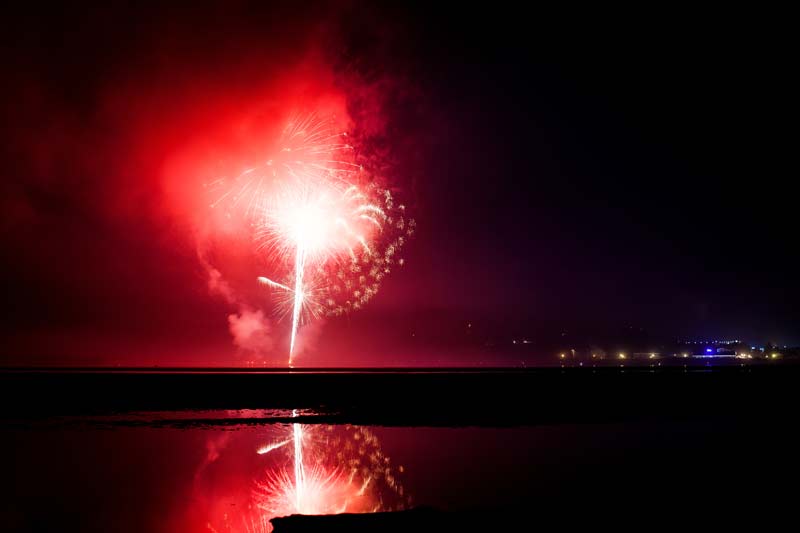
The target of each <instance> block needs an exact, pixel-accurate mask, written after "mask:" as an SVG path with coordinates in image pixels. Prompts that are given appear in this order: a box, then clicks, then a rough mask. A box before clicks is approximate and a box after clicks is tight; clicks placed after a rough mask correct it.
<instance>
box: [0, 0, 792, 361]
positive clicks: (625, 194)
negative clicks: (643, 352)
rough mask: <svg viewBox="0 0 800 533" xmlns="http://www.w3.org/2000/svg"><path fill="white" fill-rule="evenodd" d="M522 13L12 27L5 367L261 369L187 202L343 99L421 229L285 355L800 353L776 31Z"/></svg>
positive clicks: (785, 105) (2, 143)
mask: <svg viewBox="0 0 800 533" xmlns="http://www.w3.org/2000/svg"><path fill="white" fill-rule="evenodd" d="M515 9H516V8H513V7H512V6H511V5H510V4H509V5H508V6H501V5H498V4H496V3H495V4H491V5H490V6H489V7H487V6H482V7H480V8H478V7H476V8H469V7H466V5H462V4H454V5H452V6H449V7H439V8H435V9H432V8H423V7H419V8H412V7H407V6H397V7H390V8H377V7H368V6H363V5H360V4H358V3H355V2H352V3H350V2H344V3H342V2H339V3H321V4H310V5H308V6H306V5H304V6H303V7H302V8H301V7H299V6H298V5H297V4H296V3H293V2H286V3H278V4H274V5H272V6H263V5H261V3H256V2H254V3H252V4H249V3H247V2H229V3H224V4H223V3H219V4H216V5H215V4H203V5H198V4H196V3H191V4H190V3H186V4H185V5H178V4H175V5H171V6H170V7H162V6H156V5H148V6H147V7H139V8H134V7H105V8H98V7H91V8H90V7H85V8H80V7H77V6H73V5H70V6H65V7H63V8H60V9H59V8H51V7H47V8H45V7H42V6H40V7H31V8H30V9H29V10H28V11H27V12H20V11H18V12H14V13H5V14H4V16H3V17H2V19H3V21H4V23H3V31H2V37H0V43H2V44H0V46H1V47H2V59H3V83H2V89H0V90H2V116H3V119H2V125H1V126H0V128H1V129H0V132H1V133H0V147H1V148H0V150H2V153H3V158H2V161H3V163H4V164H3V167H2V174H3V176H2V181H1V182H0V213H2V218H0V246H1V249H2V263H0V277H2V283H3V294H4V298H3V302H4V305H3V306H2V325H0V328H2V329H0V348H2V350H1V352H0V364H14V365H25V364H70V365H75V364H76V365H80V364H122V365H131V364H132V365H151V364H161V365H168V364H193V365H203V364H213V365H218V364H241V363H242V362H244V361H247V360H252V359H253V358H254V356H253V354H245V353H241V351H240V352H239V353H237V349H236V347H235V346H234V344H233V343H232V341H231V336H230V333H229V331H228V320H227V317H228V315H229V314H231V313H232V312H234V311H235V309H233V308H232V307H231V305H230V304H229V303H226V302H225V301H224V300H223V299H221V298H219V297H218V296H217V295H214V294H210V292H209V289H208V282H207V280H206V279H205V273H204V271H203V269H202V267H201V265H200V264H199V261H198V254H197V251H196V249H195V245H196V243H195V241H194V238H193V235H192V229H191V222H190V220H189V219H190V218H191V217H189V216H187V215H186V213H187V209H188V208H187V205H190V204H191V205H193V204H192V203H191V202H190V201H185V202H184V200H183V198H184V197H185V196H186V195H189V196H191V194H192V193H191V192H189V193H186V192H185V191H191V190H193V188H195V187H196V186H197V185H198V184H200V183H201V181H202V178H201V177H200V175H201V174H203V172H205V171H206V170H207V168H206V166H207V162H208V161H210V160H212V159H213V158H214V157H215V154H217V153H218V152H219V153H222V152H225V153H227V154H229V155H230V154H231V153H233V152H235V151H236V150H238V149H240V148H239V145H237V140H240V139H242V138H247V135H248V134H249V133H250V132H252V131H255V130H256V129H257V128H256V127H254V126H252V124H253V123H258V122H259V121H261V122H263V121H269V117H270V116H272V115H271V114H270V113H271V110H272V109H274V108H279V107H281V106H284V105H288V102H296V100H297V98H307V99H308V100H309V101H312V100H313V101H315V102H316V101H319V100H320V99H326V98H336V99H339V100H341V101H344V102H345V104H346V109H347V112H348V113H349V114H350V116H351V118H352V119H353V120H354V121H355V122H356V123H357V125H358V126H359V127H360V128H361V129H362V130H363V131H368V132H370V134H371V137H370V138H371V139H372V141H371V142H373V143H374V148H375V150H380V151H381V153H383V154H384V155H385V157H384V160H385V162H386V166H385V169H384V170H385V173H386V175H387V176H388V177H389V178H391V180H392V181H393V183H395V184H396V186H397V188H398V194H401V195H402V196H403V198H404V199H405V201H406V202H407V204H408V205H409V208H410V209H411V210H413V213H414V217H415V219H416V221H417V226H418V230H417V232H416V235H415V236H414V238H413V239H412V240H411V241H410V242H409V243H408V244H407V245H406V247H405V248H404V250H403V257H404V259H405V266H403V267H402V268H400V269H396V271H395V272H393V273H392V275H391V276H389V277H387V279H386V280H385V282H384V283H383V286H382V289H381V292H380V293H379V294H378V295H377V296H376V297H375V298H374V299H373V300H372V301H371V302H370V304H369V305H368V306H367V307H366V308H365V309H364V310H362V311H360V312H359V313H357V314H352V315H350V316H348V317H344V318H335V319H327V320H326V321H325V322H324V323H321V324H319V327H318V330H317V331H316V333H315V339H314V342H313V343H312V344H313V345H312V346H311V347H310V348H309V349H308V353H307V354H306V356H305V359H304V360H303V359H301V360H300V363H301V364H317V363H320V364H334V363H336V362H342V361H345V362H347V363H353V364H390V363H391V364H420V363H424V362H426V361H427V362H431V361H434V362H443V361H444V362H460V363H464V362H467V363H469V362H475V361H478V360H480V361H482V362H484V363H485V362H486V361H488V362H492V361H493V360H497V361H500V360H504V358H505V357H506V354H505V353H504V352H503V344H502V343H503V342H507V341H508V339H511V338H513V337H515V336H519V335H523V336H528V337H530V338H532V339H533V340H534V344H536V341H537V338H542V339H544V338H548V337H549V336H552V335H554V334H560V333H562V332H568V333H569V334H571V335H572V334H574V335H582V336H586V337H591V336H592V335H597V336H604V335H605V336H608V335H612V334H615V333H614V332H624V331H627V330H631V329H633V330H636V331H647V332H650V333H651V334H652V335H653V336H655V337H659V338H664V339H686V338H693V339H708V338H740V339H746V340H748V341H753V342H766V341H768V340H770V341H773V342H777V343H780V344H793V343H796V342H799V341H800V338H798V331H797V326H796V324H797V321H798V319H800V312H798V306H797V302H798V301H800V284H798V282H797V278H796V275H795V271H796V264H797V260H798V255H800V254H798V248H797V240H796V228H797V222H796V221H797V213H796V211H795V208H796V206H797V196H796V192H793V190H792V189H793V188H792V187H791V186H790V184H791V182H792V181H794V180H795V179H796V176H797V175H798V174H797V162H796V157H794V154H793V151H794V150H793V149H794V146H793V144H792V146H791V148H790V142H792V141H793V140H794V139H795V137H796V134H794V133H793V131H794V129H795V128H794V116H795V113H794V112H793V107H794V106H795V104H794V102H793V97H794V94H795V93H796V91H794V90H792V86H791V85H790V83H789V79H790V78H791V77H792V76H791V74H792V72H791V70H792V65H793V64H794V62H795V60H794V58H793V57H791V56H792V54H791V53H790V50H791V47H790V46H789V36H790V35H791V33H790V28H789V27H788V20H789V19H788V18H787V17H782V16H780V14H769V13H757V12H756V13H754V12H734V11H716V10H714V11H711V10H709V11H708V12H703V11H699V10H694V9H693V10H687V11H663V10H656V9H653V10H652V11H629V10H620V11H608V10H605V9H604V10H601V11H595V12H580V11H571V12H568V13H554V12H550V11H544V10H533V11H531V12H522V11H519V12H516V11H515ZM487 10H488V11H487ZM790 93H791V96H790ZM298 95H303V96H302V97H300V96H298ZM309 95H312V96H309ZM251 126H252V127H251ZM248 128H249V129H248ZM243 132H244V133H243ZM231 147H233V148H231ZM187 162H188V163H187ZM176 169H180V170H176ZM182 195H183V196H182ZM192 216H197V213H194V214H193V215H192ZM264 309H265V312H266V311H268V310H269V305H268V303H265V304H264ZM468 324H471V326H467V325H468ZM273 327H274V329H275V331H278V330H281V329H282V328H285V323H277V324H273ZM620 334H622V333H620ZM537 336H538V337H537ZM489 340H491V343H493V346H494V347H493V349H492V350H490V351H484V352H480V353H481V355H470V356H467V355H464V354H467V353H468V352H470V349H471V347H477V346H483V347H485V345H486V342H488V341H489ZM279 342H282V341H279ZM279 342H278V344H279ZM498 343H499V345H498ZM542 344H543V345H544V344H545V341H542ZM283 349H284V348H283V345H278V346H277V347H276V348H275V350H274V355H271V354H266V355H265V354H260V355H259V356H258V357H256V359H258V360H259V361H262V362H267V363H270V364H280V362H281V361H282V360H283V359H282V357H283V356H282V355H280V354H281V353H282V351H283ZM479 351H480V350H479ZM526 357H527V356H526ZM531 357H532V358H533V359H535V357H534V356H531Z"/></svg>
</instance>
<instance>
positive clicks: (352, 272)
mask: <svg viewBox="0 0 800 533" xmlns="http://www.w3.org/2000/svg"><path fill="white" fill-rule="evenodd" d="M273 152H274V153H272V154H271V155H270V156H269V157H267V158H266V159H265V161H264V163H262V164H261V165H256V166H253V167H250V168H248V169H246V170H245V171H244V172H242V173H241V174H239V175H238V176H236V177H235V178H233V179H225V178H220V179H218V180H216V181H214V182H213V183H212V184H210V185H211V190H212V191H213V193H214V194H215V200H214V202H213V203H212V207H213V208H215V209H224V210H225V213H226V215H227V216H229V217H244V219H245V220H246V221H247V222H248V225H249V227H250V228H251V229H252V234H253V240H254V250H255V252H256V253H257V254H258V256H259V257H260V258H261V259H262V263H263V264H264V269H265V275H264V276H260V277H259V278H258V281H259V282H260V283H261V284H262V285H263V286H264V287H265V288H266V289H268V291H269V293H270V299H271V301H272V302H273V304H274V306H275V314H276V315H277V316H278V317H280V318H287V317H290V318H291V330H290V331H291V335H290V345H289V364H290V365H291V363H292V360H293V356H294V351H295V343H296V335H297V329H298V327H299V326H300V325H301V324H302V323H306V322H309V321H311V320H313V319H316V318H320V317H323V316H329V315H334V316H337V315H342V314H345V313H348V312H350V311H353V310H357V309H360V308H361V307H362V306H363V305H365V304H366V303H367V302H368V301H369V300H370V299H371V298H372V297H373V296H374V295H375V294H376V293H377V292H378V288H379V287H380V283H381V281H382V279H383V278H384V277H385V276H386V275H387V274H388V273H389V272H390V271H391V268H392V266H393V265H396V264H399V265H402V263H403V260H402V258H400V257H399V251H400V249H401V248H402V246H403V244H404V243H405V241H406V239H407V238H408V236H410V235H411V234H412V233H413V232H414V228H415V223H414V220H413V219H410V218H408V217H407V215H406V208H405V206H404V205H402V204H399V203H397V202H396V201H395V199H394V197H393V195H392V193H391V191H389V190H388V189H386V188H383V187H381V186H379V185H378V184H377V180H376V178H375V176H374V175H373V174H371V173H370V172H369V171H368V170H367V169H365V168H364V167H363V166H362V165H360V164H358V163H357V153H356V150H355V149H354V147H353V146H352V145H351V144H350V143H349V140H348V136H347V134H346V132H341V131H339V130H337V129H336V122H335V120H334V118H327V119H324V118H320V117H318V116H317V115H314V114H312V115H307V116H302V117H301V116H295V117H293V118H292V119H291V120H290V121H289V122H288V124H287V126H286V127H285V128H284V130H283V132H282V134H281V136H280V140H279V142H278V143H277V145H276V148H275V149H274V151H273Z"/></svg>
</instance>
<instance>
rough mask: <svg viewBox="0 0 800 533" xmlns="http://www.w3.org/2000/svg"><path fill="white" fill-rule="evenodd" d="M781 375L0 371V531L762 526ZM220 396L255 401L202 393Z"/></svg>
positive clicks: (787, 464)
mask: <svg viewBox="0 0 800 533" xmlns="http://www.w3.org/2000/svg"><path fill="white" fill-rule="evenodd" d="M778 370H779V371H778ZM798 377H800V374H799V373H798V372H797V371H796V369H794V368H789V369H773V370H769V371H767V370H764V371H761V370H759V371H757V372H756V371H754V370H751V369H743V370H741V371H739V370H736V369H733V370H730V369H729V370H725V371H724V372H721V373H720V372H716V371H714V372H709V371H707V370H703V371H702V372H683V371H677V372H676V371H665V372H662V371H658V372H655V373H653V372H651V371H649V370H647V369H645V370H642V371H634V372H631V371H628V370H627V369H625V370H624V371H623V370H611V371H603V372H595V371H594V370H590V371H585V370H569V371H561V370H557V369H555V370H546V371H502V372H470V373H464V372H438V371H437V372H395V373H389V374H386V373H374V372H372V373H369V372H368V373H361V372H348V373H341V374H331V373H319V372H286V373H275V372H271V373H236V374H224V375H223V374H214V373H211V374H209V375H207V376H206V375H199V374H190V373H185V372H174V373H168V374H162V373H160V372H158V373H152V372H151V373H149V374H147V375H138V374H129V373H119V372H108V371H103V372H101V373H100V374H97V375H95V374H86V373H77V374H75V373H71V372H66V373H65V372H61V371H58V372H45V373H42V372H39V371H36V372H27V373H24V372H23V373H20V372H17V371H11V372H6V373H0V412H1V413H2V416H0V451H1V452H2V454H0V458H1V459H0V461H2V464H0V472H1V473H2V483H0V531H56V530H58V531H125V532H127V531H130V532H134V531H135V532H142V531H157V532H209V531H216V532H247V531H256V532H258V531H268V530H269V522H268V520H269V519H270V518H271V517H273V516H282V515H287V514H293V513H295V512H297V511H298V510H300V511H301V512H302V513H308V514H311V513H339V512H354V513H362V512H372V511H381V510H383V511H388V510H397V509H408V508H415V507H419V506H429V507H433V508H436V509H439V510H443V511H447V512H450V513H452V514H451V515H448V516H461V517H464V516H467V517H471V516H473V515H474V513H476V512H482V513H484V514H488V515H490V516H499V515H501V514H502V515H507V514H508V513H515V514H519V513H522V514H523V516H524V517H525V521H526V524H527V525H529V526H530V528H532V529H542V527H541V525H542V524H543V523H544V521H545V520H546V519H547V518H550V519H556V520H559V521H564V520H574V519H575V518H576V517H578V518H582V519H583V520H585V521H595V522H597V523H610V522H613V523H614V524H618V523H619V521H620V520H621V519H623V518H626V519H627V518H630V519H632V520H633V522H634V524H636V525H637V527H640V526H641V525H646V524H648V523H650V522H652V521H654V520H657V521H663V520H665V519H672V520H675V521H678V522H680V523H684V522H686V521H689V520H691V521H693V522H694V521H695V520H696V519H697V516H698V512H699V513H700V515H699V516H702V517H705V518H706V519H707V520H709V521H711V522H714V523H717V522H718V521H719V520H720V519H721V518H722V517H728V518H729V519H730V520H734V521H738V520H740V519H741V516H742V513H751V515H753V516H756V517H758V518H757V519H758V521H759V523H760V524H761V525H763V522H764V521H765V520H767V519H769V518H770V517H773V516H775V515H776V513H778V512H779V511H780V509H784V508H785V509H790V508H792V507H789V504H791V502H792V501H793V498H794V494H795V492H794V491H792V490H787V488H786V487H787V486H791V484H792V483H794V482H795V480H796V479H797V478H798V474H800V460H798V450H799V449H800V448H799V447H798V446H800V442H798V440H797V438H796V437H795V436H794V433H795V431H794V430H795V425H796V421H797V416H796V405H797V403H796V401H795V400H794V398H795V395H794V390H795V387H794V384H795V383H796V382H797V379H798ZM53 398H57V399H58V400H57V401H55V400H53ZM236 403H240V404H241V405H249V406H257V407H258V408H250V409H230V408H224V409H223V408H219V407H218V406H219V405H221V404H224V405H225V406H226V407H229V406H231V405H233V404H236ZM167 405H168V406H170V407H163V406H167ZM142 406H149V407H142ZM152 406H156V407H155V408H154V407H152ZM158 406H162V407H158ZM215 406H216V407H215ZM292 407H297V408H296V409H295V408H292ZM54 413H59V415H58V416H55V415H54ZM296 422H298V423H296ZM359 424H363V425H359ZM297 443H300V444H299V445H297ZM298 454H299V455H301V456H302V461H297V460H296V459H295V458H296V457H297V456H298ZM297 479H300V480H301V482H300V483H299V485H298V483H297V482H296V480H297ZM787 483H789V484H790V485H787ZM298 486H299V488H300V490H297V488H298ZM601 517H604V518H601ZM643 521H644V522H643Z"/></svg>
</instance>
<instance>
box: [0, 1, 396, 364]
mask: <svg viewBox="0 0 800 533" xmlns="http://www.w3.org/2000/svg"><path fill="white" fill-rule="evenodd" d="M336 11H337V8H335V7H334V8H327V7H326V8H319V7H317V8H315V10H314V12H313V13H309V14H305V13H298V12H296V10H295V9H293V8H292V7H289V6H287V7H280V6H279V7H273V8H271V10H268V11H267V12H263V13H253V12H251V9H245V8H244V7H241V8H239V9H237V8H229V7H226V8H225V9H221V8H214V7H211V8H205V9H198V10H196V11H193V12H192V13H190V14H186V13H184V12H183V11H182V10H180V9H178V8H166V9H164V10H163V12H161V13H160V14H159V17H158V18H157V19H151V18H148V16H147V14H146V13H139V12H135V11H134V12H128V11H126V10H123V9H120V10H118V11H92V12H89V13H83V14H81V17H82V20H84V21H86V22H87V23H88V25H82V27H87V28H89V29H88V30H87V31H86V32H85V34H81V35H76V36H74V38H73V39H72V40H70V41H68V42H67V43H66V44H64V43H62V42H60V41H58V40H57V39H55V37H54V36H53V31H52V28H41V29H34V30H31V31H32V32H33V33H32V35H33V37H32V38H31V39H32V40H31V42H32V43H34V44H31V45H30V46H29V48H28V49H26V50H25V54H17V55H16V56H14V57H13V58H11V59H10V68H9V69H8V70H9V72H10V74H9V79H8V82H7V84H6V88H5V89H4V91H5V92H7V93H8V94H6V95H4V98H3V103H4V109H3V114H4V117H5V119H6V120H5V121H4V122H5V124H6V127H7V128H8V129H9V131H8V132H4V133H5V134H4V136H3V137H4V139H5V138H8V142H7V143H5V150H6V151H7V154H6V158H5V159H6V160H7V161H9V162H10V164H9V166H8V168H7V169H6V172H7V174H8V177H9V179H6V180H4V182H3V184H2V186H0V187H2V189H1V190H0V209H2V211H3V213H4V216H3V219H2V224H0V237H1V238H2V244H3V247H4V250H5V252H6V253H7V254H8V255H9V256H11V257H14V261H13V262H9V263H6V264H4V266H3V271H2V275H3V277H4V278H5V279H13V280H15V287H14V289H13V290H14V291H15V293H14V294H12V295H11V296H12V299H13V300H14V301H15V302H18V305H16V306H15V308H14V309H13V310H11V309H8V310H6V311H5V316H4V319H5V320H4V326H3V327H4V331H3V337H4V341H5V342H4V344H6V346H7V348H8V349H7V351H6V354H10V355H6V354H4V356H3V357H5V358H6V359H4V362H5V363H15V364H39V363H56V364H115V363H121V364H145V365H149V364H161V365H169V364H186V363H190V364H197V363H198V362H202V363H211V364H229V363H231V362H234V361H236V360H235V359H231V353H232V351H233V348H237V349H239V350H240V351H242V352H244V353H245V355H246V358H247V359H249V358H252V357H253V356H256V358H262V359H263V358H267V360H268V357H267V354H268V352H269V351H270V350H271V349H272V348H274V347H275V346H276V345H277V344H278V343H281V342H283V340H284V339H283V338H282V336H283V335H284V334H283V332H282V331H280V330H281V328H279V327H278V326H276V325H275V324H272V323H271V321H270V319H269V316H270V314H271V308H270V307H269V305H270V304H269V303H268V302H265V300H264V298H263V293H259V292H257V289H258V288H257V286H256V285H255V277H256V276H255V275H253V274H254V272H255V270H254V269H255V267H256V265H254V264H253V263H252V262H251V261H248V260H243V259H242V258H243V257H246V256H247V255H248V254H247V253H245V252H246V249H247V248H248V247H249V243H248V242H246V238H245V237H244V236H243V233H242V232H241V231H239V230H240V229H241V228H238V227H236V226H235V224H234V223H232V222H231V221H230V220H228V219H225V217H224V216H222V214H221V213H215V212H212V211H210V210H209V209H208V204H209V198H208V195H207V191H206V190H205V189H204V187H203V185H204V184H205V183H207V182H208V181H209V180H210V178H212V177H213V176H215V175H217V174H218V173H220V172H232V171H236V170H238V171H241V169H242V168H244V167H245V166H246V165H248V164H251V163H252V162H254V161H259V158H261V157H263V154H264V153H265V151H266V150H268V148H269V145H270V142H272V140H273V139H275V138H276V135H275V134H276V132H277V131H279V129H280V128H281V127H282V126H283V124H284V122H285V118H286V116H287V115H288V114H289V113H291V112H293V111H304V110H313V111H316V112H318V113H320V114H324V115H328V116H330V115H335V116H336V117H337V120H338V121H339V122H340V123H341V127H342V129H345V128H346V129H348V130H353V131H355V132H357V133H359V134H360V135H362V136H363V135H368V136H374V135H376V132H377V131H378V129H381V128H382V127H383V119H382V118H380V117H381V114H380V112H379V106H380V100H381V99H380V96H379V95H377V94H376V93H375V92H374V91H376V90H377V87H378V86H377V85H376V84H375V82H370V83H369V84H368V83H365V82H364V81H363V79H362V78H361V77H359V76H358V75H355V74H354V71H353V70H350V69H349V68H348V67H347V66H346V65H345V64H344V63H343V62H342V61H341V58H340V57H337V56H336V54H335V53H332V52H331V51H333V50H337V49H339V48H340V47H341V42H340V41H339V40H338V39H339V36H338V34H337V31H336V29H335V26H336V20H337V16H336ZM320 21H326V22H324V23H322V22H320ZM72 22H73V23H76V24H77V21H75V20H73V21H72ZM69 23H70V21H69V20H65V21H64V22H63V24H64V25H65V26H67V25H68V24H69ZM30 27H32V28H36V25H31V26H30ZM112 28H113V31H112ZM37 32H39V33H37ZM123 43H124V44H123ZM112 44H113V45H112ZM26 46H28V45H26ZM29 65H37V66H38V67H39V69H38V70H37V69H35V68H28V67H29ZM334 65H336V66H335V67H334ZM353 110H355V112H354V113H352V115H353V116H351V111H353ZM353 117H355V119H354V118H353ZM376 128H377V129H376ZM226 317H228V320H227V321H226ZM229 331H230V333H231V334H232V335H233V342H231V339H230V338H229V337H228V332H229ZM276 333H277V336H276ZM318 335H319V330H318V327H317V328H316V329H314V330H313V331H308V332H306V333H305V334H304V333H302V332H301V336H304V337H306V338H307V339H306V342H304V343H303V344H305V345H306V346H308V345H310V344H313V342H310V341H311V339H312V338H313V337H316V336H318ZM281 351H282V352H284V351H285V350H281ZM284 359H285V358H284V356H283V353H282V355H281V357H279V358H277V359H276V360H275V361H274V363H275V364H282V362H283V361H284ZM242 360H243V359H239V360H238V361H240V362H241V361H242Z"/></svg>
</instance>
